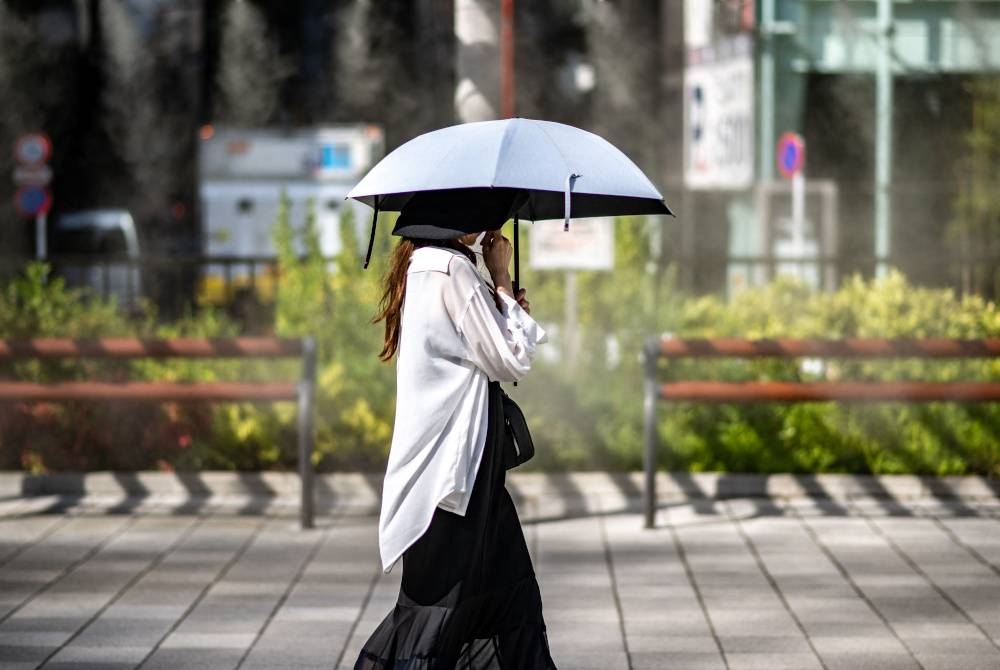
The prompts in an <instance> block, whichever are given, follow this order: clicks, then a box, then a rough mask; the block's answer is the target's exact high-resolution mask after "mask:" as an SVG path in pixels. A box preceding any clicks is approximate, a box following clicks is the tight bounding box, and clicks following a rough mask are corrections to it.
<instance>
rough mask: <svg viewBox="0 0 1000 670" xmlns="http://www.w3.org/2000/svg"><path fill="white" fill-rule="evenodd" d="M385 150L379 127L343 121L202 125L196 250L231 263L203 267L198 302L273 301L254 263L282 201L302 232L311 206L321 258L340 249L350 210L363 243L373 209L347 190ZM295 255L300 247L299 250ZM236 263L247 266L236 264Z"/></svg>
mask: <svg viewBox="0 0 1000 670" xmlns="http://www.w3.org/2000/svg"><path fill="white" fill-rule="evenodd" d="M383 151H384V140H383V134H382V130H381V129H380V128H379V127H377V126H374V125H370V124H344V125H332V126H321V127H313V128H299V129H295V130H287V131H286V130H278V129H273V128H227V127H214V126H205V127H203V128H202V132H201V142H200V144H199V154H198V161H199V164H198V168H199V175H200V184H199V196H200V201H201V216H202V221H201V223H202V235H203V240H202V251H203V252H204V254H205V255H206V256H209V257H212V256H215V257H226V258H228V259H229V260H230V261H231V262H232V261H235V262H232V264H231V265H230V267H229V271H228V272H227V271H226V269H225V266H223V265H222V264H209V265H206V266H205V267H203V268H202V277H201V286H200V287H199V291H198V294H199V295H198V299H199V302H202V303H212V304H222V303H226V302H228V301H229V300H230V299H231V298H232V295H233V293H234V292H241V291H243V292H245V291H249V292H250V293H252V294H254V295H255V296H256V297H257V299H258V300H261V301H263V302H265V303H266V302H270V301H271V300H272V299H273V292H274V281H275V278H274V276H273V274H270V273H269V272H267V271H266V270H265V269H264V268H258V267H254V269H253V272H251V263H253V262H254V261H253V259H261V258H273V257H274V255H275V248H274V243H273V239H272V236H273V231H274V225H275V222H276V219H277V214H278V209H279V204H280V202H281V199H282V197H286V198H287V199H288V202H289V213H288V218H289V221H290V222H291V224H292V226H293V227H294V228H296V229H298V228H301V227H302V225H303V223H304V221H305V218H306V213H307V211H308V210H309V208H310V207H312V210H313V213H314V214H315V217H316V218H315V221H316V227H317V231H318V233H319V238H320V249H321V251H322V253H323V255H324V256H335V255H336V254H337V253H339V251H340V247H341V242H340V217H341V215H342V214H343V213H344V212H345V211H347V210H352V211H353V214H354V224H355V226H356V231H357V234H358V237H359V239H362V236H363V240H364V241H367V234H368V225H369V222H370V220H371V209H369V208H368V207H366V206H365V205H362V204H361V203H359V202H356V201H354V200H346V199H345V198H346V197H347V193H348V192H349V191H350V190H351V188H353V187H354V185H355V184H356V183H357V182H358V180H359V179H361V177H362V176H364V174H365V173H366V172H367V171H368V170H369V169H370V168H371V166H372V165H374V163H375V162H376V161H378V159H380V158H381V157H382V153H383ZM299 251H300V252H301V251H302V249H299ZM241 259H246V261H247V262H245V263H240V262H238V261H240V260H241Z"/></svg>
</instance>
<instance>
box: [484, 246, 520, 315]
mask: <svg viewBox="0 0 1000 670" xmlns="http://www.w3.org/2000/svg"><path fill="white" fill-rule="evenodd" d="M513 253H514V248H513V247H512V246H511V244H510V240H508V239H507V238H506V237H504V236H503V235H501V234H500V231H499V230H490V231H488V232H487V233H486V235H484V236H483V262H484V263H486V269H487V270H489V272H490V277H492V278H493V285H494V286H495V287H496V290H497V292H498V293H506V294H507V295H508V296H510V297H512V298H514V300H516V301H517V304H518V305H520V306H521V309H523V310H524V311H525V312H527V313H528V314H531V303H530V302H528V299H527V298H526V297H525V294H526V293H527V291H526V290H525V289H523V288H522V289H519V290H518V292H517V295H516V296H515V295H514V288H513V286H512V284H511V280H510V270H509V268H510V259H511V256H512V255H513ZM497 308H498V309H499V308H500V305H497Z"/></svg>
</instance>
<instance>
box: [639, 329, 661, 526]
mask: <svg viewBox="0 0 1000 670" xmlns="http://www.w3.org/2000/svg"><path fill="white" fill-rule="evenodd" d="M642 356H643V369H644V370H645V383H644V395H643V401H642V417H643V422H642V438H643V444H644V446H645V448H644V450H643V458H642V468H643V475H644V478H645V486H644V487H643V511H644V514H645V524H644V527H645V528H655V527H656V401H657V395H658V394H657V392H656V359H657V358H658V357H659V339H658V338H655V337H651V338H649V339H647V340H646V346H645V347H644V348H643V352H642Z"/></svg>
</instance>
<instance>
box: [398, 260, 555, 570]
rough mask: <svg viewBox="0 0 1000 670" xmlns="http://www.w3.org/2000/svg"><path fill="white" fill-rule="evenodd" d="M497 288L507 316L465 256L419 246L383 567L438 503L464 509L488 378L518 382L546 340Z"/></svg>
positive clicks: (407, 316) (406, 320)
mask: <svg viewBox="0 0 1000 670" xmlns="http://www.w3.org/2000/svg"><path fill="white" fill-rule="evenodd" d="M499 295H500V297H501V300H502V301H503V307H504V310H503V313H501V312H500V311H498V310H497V308H496V303H495V302H494V300H493V297H492V295H490V292H489V289H488V288H487V285H486V283H485V281H484V280H483V279H482V277H480V275H479V273H478V272H477V271H476V268H475V266H474V265H473V264H472V262H470V261H469V259H468V258H466V257H465V256H464V255H462V253H460V252H458V251H453V250H451V249H446V248H442V247H421V248H419V249H417V250H415V251H414V252H413V256H412V258H411V259H410V266H409V270H408V273H407V278H406V294H405V297H404V298H403V314H402V323H401V327H400V338H399V348H398V350H397V352H396V353H397V360H396V420H395V426H394V428H393V434H392V446H391V449H390V451H389V464H388V467H387V469H386V473H385V484H384V486H383V490H382V511H381V515H380V518H379V551H380V553H381V557H382V569H383V570H384V571H385V572H388V571H389V570H390V569H391V568H392V566H393V565H394V564H395V563H396V561H397V560H399V558H400V556H402V555H403V552H404V551H406V549H407V548H409V547H410V545H412V544H413V543H414V542H415V541H416V540H417V539H418V538H419V537H420V536H421V535H423V534H424V531H426V530H427V528H428V526H430V523H431V517H432V516H433V515H434V509H435V508H436V507H438V506H440V507H441V508H443V509H445V510H448V511H450V512H454V513H456V514H460V515H463V516H464V515H465V511H466V508H467V507H468V504H469V498H470V494H471V493H472V485H473V483H474V482H475V480H476V473H477V472H478V470H479V461H480V460H481V458H482V455H483V448H484V447H485V445H486V424H487V384H488V382H489V381H490V380H493V381H516V380H518V379H521V378H522V377H523V376H524V375H525V374H526V373H527V372H528V369H529V368H530V367H531V362H532V360H533V359H534V356H535V345H536V344H539V343H541V342H545V341H546V339H547V338H546V335H545V331H544V330H542V328H541V327H540V326H539V325H538V324H537V323H535V321H534V320H533V319H532V318H531V316H529V315H528V313H527V312H525V311H524V309H522V308H521V306H520V305H518V304H517V302H516V301H515V300H513V299H512V298H511V297H510V296H507V295H505V294H503V293H500V294H499Z"/></svg>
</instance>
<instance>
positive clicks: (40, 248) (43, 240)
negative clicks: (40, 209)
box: [35, 213, 49, 261]
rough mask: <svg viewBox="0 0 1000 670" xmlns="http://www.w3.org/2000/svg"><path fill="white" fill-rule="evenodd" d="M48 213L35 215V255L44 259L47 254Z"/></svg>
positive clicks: (39, 258) (41, 259)
mask: <svg viewBox="0 0 1000 670" xmlns="http://www.w3.org/2000/svg"><path fill="white" fill-rule="evenodd" d="M48 220H49V216H48V214H44V213H43V214H38V215H36V216H35V257H36V258H37V259H38V260H40V261H44V260H45V259H46V258H47V257H48V255H49V250H48V230H47V227H48Z"/></svg>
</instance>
